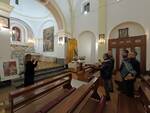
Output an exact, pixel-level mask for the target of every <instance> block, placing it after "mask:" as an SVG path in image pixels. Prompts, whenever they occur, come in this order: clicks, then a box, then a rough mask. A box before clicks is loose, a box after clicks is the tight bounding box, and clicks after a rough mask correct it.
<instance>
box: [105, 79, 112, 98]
mask: <svg viewBox="0 0 150 113" xmlns="http://www.w3.org/2000/svg"><path fill="white" fill-rule="evenodd" d="M110 87H111V79H106V80H104V88H105V93H106V97H107V98H110V94H109V92H110Z"/></svg>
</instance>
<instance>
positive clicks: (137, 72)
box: [130, 51, 141, 79]
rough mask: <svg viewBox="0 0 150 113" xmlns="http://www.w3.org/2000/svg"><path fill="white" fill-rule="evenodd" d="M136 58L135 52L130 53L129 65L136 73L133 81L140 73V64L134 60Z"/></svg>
mask: <svg viewBox="0 0 150 113" xmlns="http://www.w3.org/2000/svg"><path fill="white" fill-rule="evenodd" d="M136 56H137V52H136V51H132V52H131V53H130V63H131V65H132V67H133V69H134V70H135V71H136V76H135V79H136V78H137V77H138V78H139V77H140V74H141V71H140V62H139V61H138V60H137V59H136Z"/></svg>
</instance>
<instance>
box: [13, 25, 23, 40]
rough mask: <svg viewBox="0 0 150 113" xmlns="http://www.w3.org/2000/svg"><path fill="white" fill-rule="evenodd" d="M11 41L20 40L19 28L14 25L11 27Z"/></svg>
mask: <svg viewBox="0 0 150 113" xmlns="http://www.w3.org/2000/svg"><path fill="white" fill-rule="evenodd" d="M12 41H19V42H20V41H21V30H20V29H19V28H18V27H16V26H15V27H13V28H12Z"/></svg>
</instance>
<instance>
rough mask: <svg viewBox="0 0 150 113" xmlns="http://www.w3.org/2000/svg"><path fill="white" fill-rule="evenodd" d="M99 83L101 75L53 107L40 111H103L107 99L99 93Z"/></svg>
mask: <svg viewBox="0 0 150 113" xmlns="http://www.w3.org/2000/svg"><path fill="white" fill-rule="evenodd" d="M98 83H99V77H96V76H95V77H94V78H93V79H92V80H91V81H90V82H89V83H87V84H84V85H82V86H80V87H79V88H78V89H76V90H75V91H74V92H73V93H72V94H71V95H69V96H68V97H67V98H65V99H64V100H62V101H61V102H60V103H59V104H57V105H56V106H54V107H53V108H52V109H50V110H49V111H47V112H40V113H102V112H103V109H104V107H105V103H106V99H105V97H104V96H102V97H100V96H99V95H98V94H97V88H98V85H99V84H98ZM40 111H42V110H40Z"/></svg>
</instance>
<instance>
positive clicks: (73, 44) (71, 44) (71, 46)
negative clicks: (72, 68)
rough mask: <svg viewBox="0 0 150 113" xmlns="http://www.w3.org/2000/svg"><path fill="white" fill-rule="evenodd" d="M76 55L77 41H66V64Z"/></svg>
mask: <svg viewBox="0 0 150 113" xmlns="http://www.w3.org/2000/svg"><path fill="white" fill-rule="evenodd" d="M76 54H77V40H76V39H68V40H67V63H69V62H71V61H72V60H73V57H74V56H76Z"/></svg>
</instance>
